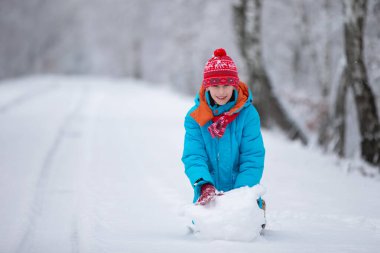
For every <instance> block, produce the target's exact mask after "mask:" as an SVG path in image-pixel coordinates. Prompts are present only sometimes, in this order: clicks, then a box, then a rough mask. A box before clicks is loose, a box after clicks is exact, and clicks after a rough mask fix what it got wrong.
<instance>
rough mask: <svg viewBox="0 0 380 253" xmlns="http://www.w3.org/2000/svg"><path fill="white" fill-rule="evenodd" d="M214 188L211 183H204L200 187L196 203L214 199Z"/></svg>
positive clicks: (200, 203) (202, 203) (203, 203)
mask: <svg viewBox="0 0 380 253" xmlns="http://www.w3.org/2000/svg"><path fill="white" fill-rule="evenodd" d="M215 196H216V189H215V187H214V186H213V185H212V184H204V185H202V187H201V196H200V197H199V199H198V201H197V204H199V205H202V206H204V205H206V204H208V203H210V202H211V201H212V200H214V199H215Z"/></svg>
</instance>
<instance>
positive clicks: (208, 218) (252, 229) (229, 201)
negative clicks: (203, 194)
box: [185, 185, 265, 241]
mask: <svg viewBox="0 0 380 253" xmlns="http://www.w3.org/2000/svg"><path fill="white" fill-rule="evenodd" d="M264 192H265V191H264V188H263V186H261V185H257V186H254V187H252V188H250V187H242V188H239V189H235V190H232V191H229V192H225V193H224V194H223V195H221V196H216V198H215V200H214V201H212V202H211V203H209V204H208V205H206V206H201V205H189V207H187V208H186V209H185V215H186V217H188V219H189V221H193V224H194V225H193V228H192V230H193V231H194V232H195V235H196V236H197V237H198V238H201V239H212V240H217V239H219V240H233V241H253V240H254V239H256V238H257V237H258V236H259V235H260V232H261V231H262V224H265V219H264V211H263V210H262V209H260V208H259V206H258V205H257V199H258V198H259V197H262V196H263V195H264ZM190 225H191V224H190Z"/></svg>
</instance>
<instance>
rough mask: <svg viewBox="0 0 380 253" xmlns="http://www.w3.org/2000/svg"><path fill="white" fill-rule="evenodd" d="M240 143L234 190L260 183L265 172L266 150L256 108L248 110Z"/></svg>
mask: <svg viewBox="0 0 380 253" xmlns="http://www.w3.org/2000/svg"><path fill="white" fill-rule="evenodd" d="M247 109H248V110H249V111H248V112H247V118H246V121H245V124H244V127H243V133H242V139H241V143H240V150H239V151H240V159H239V160H240V166H239V173H238V175H237V177H236V181H235V185H234V188H239V187H242V186H250V187H252V186H254V185H257V184H259V183H260V180H261V177H262V175H263V170H264V157H265V148H264V144H263V138H262V136H261V131H260V116H259V114H258V112H257V111H256V109H255V107H253V106H251V107H249V108H247Z"/></svg>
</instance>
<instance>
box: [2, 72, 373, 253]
mask: <svg viewBox="0 0 380 253" xmlns="http://www.w3.org/2000/svg"><path fill="white" fill-rule="evenodd" d="M191 105H192V98H188V97H183V96H180V95H177V94H175V93H173V92H171V91H169V90H168V89H165V88H158V87H155V86H154V85H153V86H148V84H146V83H142V82H137V81H133V80H113V79H100V78H95V77H93V78H83V77H77V78H74V77H72V78H68V77H54V76H50V77H33V78H25V79H18V80H9V81H6V82H2V83H0V173H1V176H0V201H1V206H0V224H1V226H0V252H39V253H44V252H91V253H96V252H113V253H117V252H178V251H181V252H183V253H184V252H201V251H202V252H203V251H205V252H209V251H211V250H212V251H215V252H378V249H379V247H380V199H379V192H380V182H379V180H376V179H370V178H363V177H361V176H360V175H359V174H358V173H347V172H345V171H344V169H342V167H341V166H340V165H339V162H337V160H336V159H335V158H332V157H328V156H324V155H322V154H321V153H320V152H319V151H318V150H317V149H313V148H304V147H302V146H301V145H300V144H298V143H292V142H289V141H287V140H286V139H285V138H284V137H282V136H281V135H280V134H279V133H276V132H267V131H264V132H263V135H264V142H265V146H266V150H267V157H266V163H265V167H266V168H265V172H264V177H263V180H262V184H263V185H265V187H266V189H267V193H266V195H265V200H266V203H267V220H268V224H267V229H266V231H265V233H264V235H263V236H260V237H259V238H257V239H256V240H254V241H253V242H249V243H247V242H236V241H223V240H213V241H210V240H201V239H198V238H196V237H195V236H194V235H192V234H189V233H188V229H187V228H186V224H188V220H187V219H186V217H184V216H181V215H180V214H181V210H183V207H184V206H186V205H188V204H189V203H190V202H191V200H192V189H191V186H190V183H189V182H188V180H187V178H186V177H185V175H184V173H183V165H182V163H181V160H180V159H181V154H182V145H183V135H184V129H183V119H184V116H185V113H186V112H187V110H188V109H189V107H190V106H191Z"/></svg>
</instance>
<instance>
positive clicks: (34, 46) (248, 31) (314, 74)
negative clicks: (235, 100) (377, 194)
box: [0, 0, 380, 166]
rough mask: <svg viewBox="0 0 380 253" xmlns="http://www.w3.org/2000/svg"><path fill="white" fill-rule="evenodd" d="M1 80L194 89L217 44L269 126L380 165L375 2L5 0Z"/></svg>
mask: <svg viewBox="0 0 380 253" xmlns="http://www.w3.org/2000/svg"><path fill="white" fill-rule="evenodd" d="M0 13H1V15H0V78H1V79H7V78H15V77H19V76H25V75H36V74H65V75H66V74H67V75H99V76H102V75H103V76H104V75H105V76H116V77H133V78H137V79H142V80H146V81H150V82H152V83H156V84H158V83H167V84H170V85H171V86H172V87H173V89H175V90H177V91H179V92H182V93H186V94H189V95H193V94H195V93H196V92H197V90H198V88H199V84H200V83H201V81H202V69H203V66H204V63H205V62H206V60H207V59H208V58H209V57H210V55H211V54H212V52H213V50H214V49H215V48H218V47H224V48H226V49H227V52H228V53H229V54H230V55H231V56H232V57H233V59H235V61H236V62H237V64H238V69H239V73H240V78H241V79H242V80H244V81H245V82H247V83H249V85H251V87H252V88H253V90H254V96H255V102H254V103H255V105H256V106H257V107H258V109H259V111H260V114H261V117H262V123H263V126H264V127H267V128H280V129H282V130H283V131H284V132H285V133H286V134H287V135H288V136H289V137H290V138H292V139H299V140H300V141H301V142H302V143H304V144H307V145H320V146H321V147H322V149H324V150H326V151H327V152H335V153H336V154H338V155H339V156H341V157H348V158H358V157H362V158H363V159H364V160H366V161H367V162H368V163H370V164H372V165H376V166H378V165H379V164H380V158H379V157H380V137H379V136H380V128H379V116H378V108H379V107H380V98H379V96H380V95H379V94H380V57H379V55H380V43H379V39H380V25H379V24H380V2H379V1H378V0H366V1H354V0H352V1H349V0H345V1H331V0H321V1H312V0H287V1H280V0H270V1H248V0H234V1H227V0H224V1H213V0H206V1H205V0H193V1H185V0H175V1H169V0H160V1H152V0H128V1H123V0H111V1H103V0H94V1H85V0H68V1H56V0H51V1H45V0H30V1H22V0H3V1H1V3H0Z"/></svg>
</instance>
